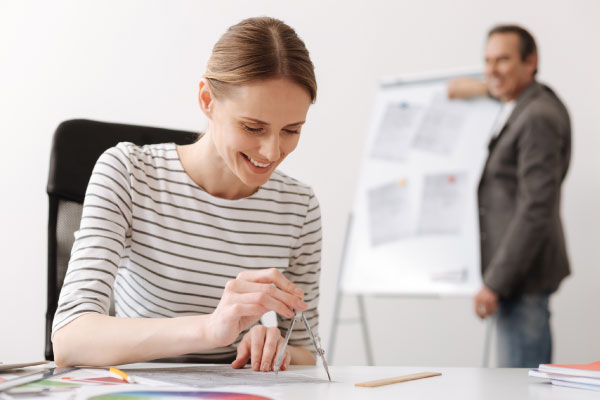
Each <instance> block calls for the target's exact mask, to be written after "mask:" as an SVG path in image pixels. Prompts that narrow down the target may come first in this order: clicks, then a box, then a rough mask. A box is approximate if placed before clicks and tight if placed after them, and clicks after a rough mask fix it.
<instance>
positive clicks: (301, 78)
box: [204, 17, 317, 103]
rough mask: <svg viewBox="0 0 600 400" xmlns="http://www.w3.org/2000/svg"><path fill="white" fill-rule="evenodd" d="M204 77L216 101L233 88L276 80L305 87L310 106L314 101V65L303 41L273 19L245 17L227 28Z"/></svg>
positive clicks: (315, 89) (216, 46)
mask: <svg viewBox="0 0 600 400" xmlns="http://www.w3.org/2000/svg"><path fill="white" fill-rule="evenodd" d="M204 77H205V78H206V79H207V81H208V84H209V86H210V88H211V91H212V93H213V95H214V96H215V97H216V98H219V97H221V96H226V94H227V91H228V89H229V88H230V87H231V86H234V85H241V84H245V83H250V82H255V81H258V80H265V79H272V78H280V77H284V78H288V79H290V80H291V81H292V82H295V83H297V84H299V85H301V86H303V87H305V88H306V90H307V91H308V93H309V94H310V98H311V101H312V102H313V103H314V102H315V100H316V98H317V81H316V79H315V71H314V66H313V63H312V61H311V60H310V56H309V54H308V50H307V49H306V46H305V45H304V42H303V41H302V39H300V38H299V37H298V35H297V34H296V31H294V29H293V28H291V27H290V26H289V25H287V24H285V23H284V22H283V21H280V20H278V19H275V18H269V17H258V18H248V19H245V20H243V21H241V22H239V23H237V24H235V25H233V26H231V27H230V28H229V29H228V30H227V32H225V33H224V34H223V36H221V38H220V39H219V41H218V42H217V43H216V44H215V46H214V47H213V51H212V55H211V57H210V59H209V60H208V65H207V68H206V73H205V74H204Z"/></svg>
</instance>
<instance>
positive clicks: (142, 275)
mask: <svg viewBox="0 0 600 400" xmlns="http://www.w3.org/2000/svg"><path fill="white" fill-rule="evenodd" d="M320 259H321V215H320V209H319V204H318V201H317V199H316V197H315V195H314V193H313V191H312V189H311V188H310V187H308V186H306V185H304V184H302V183H300V182H298V181H296V180H294V179H292V178H290V177H288V176H286V175H285V174H283V173H281V172H279V171H275V172H274V173H273V174H272V176H271V178H270V179H269V181H268V182H267V183H265V184H264V185H263V186H261V187H260V188H259V189H258V191H257V192H256V193H254V194H253V195H251V196H250V197H246V198H243V199H239V200H227V199H222V198H219V197H215V196H212V195H210V194H209V193H207V192H206V191H205V190H203V189H202V188H201V187H200V186H198V185H197V184H196V183H194V182H193V181H192V180H191V178H190V177H189V176H188V174H187V173H186V172H185V171H184V169H183V166H182V165H181V162H180V160H179V157H178V154H177V150H176V145H175V144H173V143H166V144H158V145H148V146H144V147H138V146H136V145H134V144H132V143H119V144H118V145H117V146H116V147H113V148H111V149H109V150H107V151H106V152H105V153H104V154H102V156H100V158H99V159H98V161H97V163H96V165H95V167H94V170H93V172H92V176H91V178H90V182H89V185H88V188H87V192H86V195H85V201H84V204H83V213H82V218H81V225H80V229H79V230H78V231H77V232H76V233H75V243H74V245H73V249H72V251H71V258H70V261H69V266H68V270H67V274H66V277H65V281H64V284H63V288H62V291H61V293H60V298H59V302H58V309H57V311H56V314H55V317H54V322H53V328H52V330H53V333H54V332H56V331H57V330H58V329H59V328H61V327H62V326H64V325H65V324H67V323H69V322H70V321H72V320H73V319H75V318H77V317H78V316H81V315H82V314H86V313H102V314H108V312H109V307H110V297H111V293H112V295H113V296H114V305H115V313H116V315H117V316H120V317H131V318H160V317H177V316H186V315H200V314H209V313H211V312H213V311H214V310H215V308H216V306H217V304H218V303H219V300H220V298H221V296H222V294H223V291H224V287H225V284H226V283H227V281H229V280H232V279H235V277H236V276H237V275H238V274H239V273H240V272H242V271H245V270H255V269H263V268H272V267H275V268H277V269H279V270H280V271H282V272H283V274H284V275H285V276H286V277H287V278H288V279H289V280H290V281H292V282H294V283H295V284H296V285H297V286H299V287H300V288H301V289H303V290H304V294H305V298H304V300H305V301H306V302H307V303H308V310H307V311H306V312H305V315H306V317H307V319H308V321H309V323H310V324H311V329H312V330H313V332H314V333H315V335H316V334H317V326H318V311H317V304H318V299H319V275H320V270H321V268H320ZM277 319H278V321H277V322H278V328H279V329H280V330H281V332H282V334H283V335H285V334H286V333H287V328H288V327H289V325H290V322H291V321H290V320H289V319H283V318H281V317H280V316H279V315H278V318H277ZM246 332H247V330H245V331H244V332H242V333H241V334H240V336H239V337H238V338H237V340H236V341H235V342H234V343H233V344H232V345H230V346H227V347H223V348H218V349H213V350H211V351H207V352H206V353H202V355H203V356H206V357H207V358H209V359H213V358H214V359H215V360H218V359H226V358H231V357H232V356H235V354H236V347H237V344H238V343H239V341H240V340H241V338H242V336H243V334H244V333H246ZM289 343H290V345H296V346H305V347H307V348H309V349H311V350H312V348H311V347H310V346H311V342H310V338H309V337H308V334H307V332H306V331H305V330H304V326H303V324H296V325H295V327H294V331H293V332H292V334H291V336H290V341H289Z"/></svg>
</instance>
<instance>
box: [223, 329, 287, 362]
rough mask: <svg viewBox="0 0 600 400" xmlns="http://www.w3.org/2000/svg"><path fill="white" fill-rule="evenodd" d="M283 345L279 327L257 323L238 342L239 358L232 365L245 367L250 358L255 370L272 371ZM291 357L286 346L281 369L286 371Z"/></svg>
mask: <svg viewBox="0 0 600 400" xmlns="http://www.w3.org/2000/svg"><path fill="white" fill-rule="evenodd" d="M282 345H283V337H281V333H280V332H279V329H277V328H275V327H266V326H263V325H256V326H254V327H252V329H250V331H248V333H246V334H245V335H244V337H243V338H242V341H241V342H240V344H238V348H237V358H236V359H235V360H234V361H233V362H232V363H231V366H232V367H233V368H244V365H246V363H247V362H248V359H250V360H251V365H252V369H253V370H254V371H259V370H260V371H263V372H267V371H272V370H273V367H274V366H275V361H277V356H278V355H279V352H280V351H281V347H282ZM291 359H292V356H291V354H290V352H289V349H288V348H286V349H285V354H284V356H283V359H282V361H281V365H280V367H279V369H280V370H281V371H285V370H286V369H287V368H288V366H289V365H290V361H291Z"/></svg>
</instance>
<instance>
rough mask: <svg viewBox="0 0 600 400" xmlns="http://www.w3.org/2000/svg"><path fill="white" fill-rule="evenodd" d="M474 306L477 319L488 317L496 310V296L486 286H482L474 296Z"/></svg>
mask: <svg viewBox="0 0 600 400" xmlns="http://www.w3.org/2000/svg"><path fill="white" fill-rule="evenodd" d="M474 306H475V314H477V316H479V318H482V319H483V318H485V317H488V316H490V315H492V314H494V313H495V312H496V311H497V310H498V295H497V294H496V293H494V292H492V291H491V290H490V289H489V288H488V287H487V286H482V288H481V289H480V290H479V292H477V294H476V295H475V299H474Z"/></svg>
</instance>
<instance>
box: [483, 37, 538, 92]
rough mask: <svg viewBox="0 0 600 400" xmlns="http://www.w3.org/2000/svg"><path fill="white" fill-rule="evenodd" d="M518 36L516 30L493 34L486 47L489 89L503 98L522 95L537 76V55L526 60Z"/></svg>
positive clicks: (486, 69)
mask: <svg viewBox="0 0 600 400" xmlns="http://www.w3.org/2000/svg"><path fill="white" fill-rule="evenodd" d="M519 43H520V40H519V36H518V35H517V34H516V33H512V32H508V33H494V34H493V35H492V36H490V38H489V39H488V42H487V45H486V47H485V74H486V77H487V82H488V90H489V91H490V93H491V94H492V96H494V97H498V98H499V99H500V100H502V101H511V100H514V99H516V98H517V97H519V95H520V94H521V92H522V91H523V89H525V88H526V87H527V86H528V85H529V84H530V83H531V82H532V81H533V79H534V77H533V73H534V71H535V69H536V67H537V54H532V55H530V56H528V57H527V59H526V60H525V61H523V60H521V54H520V52H519Z"/></svg>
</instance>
